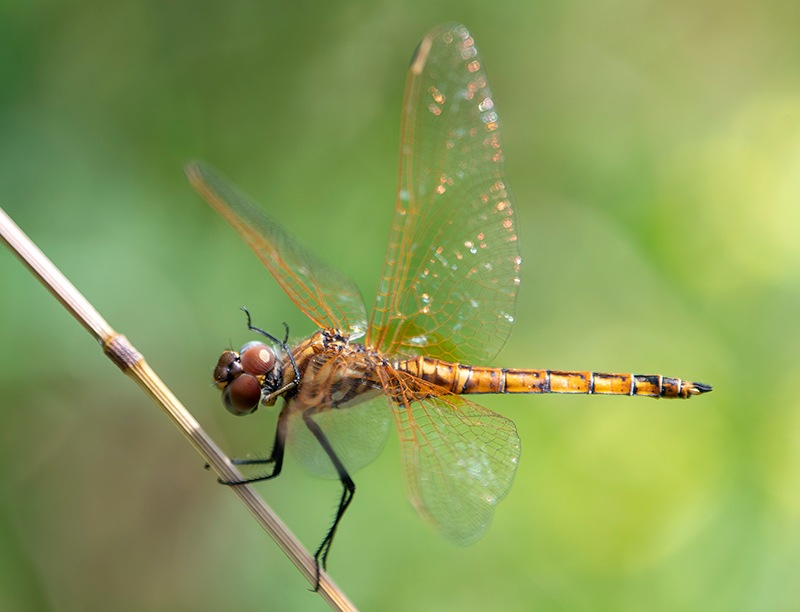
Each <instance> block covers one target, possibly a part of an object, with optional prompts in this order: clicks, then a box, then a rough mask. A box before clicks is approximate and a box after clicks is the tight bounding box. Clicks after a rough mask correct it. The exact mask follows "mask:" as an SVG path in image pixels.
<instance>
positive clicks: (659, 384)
mask: <svg viewBox="0 0 800 612" xmlns="http://www.w3.org/2000/svg"><path fill="white" fill-rule="evenodd" d="M396 369H399V370H403V371H406V372H408V373H409V374H413V375H414V376H418V377H419V378H422V379H423V380H426V381H427V382H429V383H432V384H434V385H437V386H439V387H444V388H445V389H447V390H448V391H450V392H451V393H456V394H459V395H461V394H479V393H566V394H585V395H641V396H643V397H667V398H673V397H678V398H683V399H686V398H689V397H691V396H692V395H699V394H700V393H706V392H708V391H711V386H710V385H705V384H703V383H696V382H689V381H686V380H681V379H680V378H670V377H667V376H661V375H660V374H609V373H604V372H576V371H564V370H517V369H509V368H487V367H482V366H468V365H461V364H458V363H449V362H447V361H441V360H439V359H431V358H428V357H417V358H416V359H409V360H407V361H402V362H399V363H398V364H397V365H396Z"/></svg>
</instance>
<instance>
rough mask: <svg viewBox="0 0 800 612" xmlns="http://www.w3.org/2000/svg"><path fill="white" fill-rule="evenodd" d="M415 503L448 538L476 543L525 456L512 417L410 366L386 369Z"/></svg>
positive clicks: (411, 494)
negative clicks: (407, 370)
mask: <svg viewBox="0 0 800 612" xmlns="http://www.w3.org/2000/svg"><path fill="white" fill-rule="evenodd" d="M381 374H382V377H383V380H384V385H385V388H386V391H387V394H388V395H389V396H390V397H391V398H392V402H391V403H392V405H393V414H394V417H395V423H396V425H397V429H398V432H399V433H400V441H401V444H402V446H403V463H404V467H405V473H406V478H407V483H408V488H409V493H410V497H411V502H412V503H413V504H414V506H415V507H416V508H417V510H418V511H419V512H420V513H421V514H422V515H423V516H425V517H427V518H428V519H429V520H431V521H432V522H433V523H434V524H435V525H436V527H438V529H439V530H440V531H442V533H444V535H445V536H447V538H449V539H450V540H452V541H453V542H456V543H457V544H462V545H466V544H471V543H472V542H474V541H475V540H477V539H478V538H480V537H481V536H482V535H483V533H484V532H485V531H486V529H487V528H488V527H489V524H490V523H491V520H492V516H493V515H494V508H495V506H496V505H497V504H498V503H499V502H500V500H502V499H503V498H504V497H505V496H506V494H507V493H508V491H509V489H510V488H511V484H512V481H513V479H514V473H515V471H516V468H517V463H518V461H519V455H520V441H519V436H518V435H517V429H516V427H515V426H514V423H513V422H512V421H511V420H509V419H507V418H505V417H503V416H501V415H499V414H497V413H495V412H492V411H491V410H489V409H487V408H484V407H482V406H479V405H478V404H476V403H474V402H471V401H469V400H467V399H465V398H464V397H461V396H458V395H453V394H451V393H448V392H446V391H445V390H444V389H442V388H441V387H436V386H434V385H431V384H429V383H427V382H425V381H422V380H420V379H417V378H415V377H413V376H411V375H409V374H406V373H404V372H395V371H382V372H381Z"/></svg>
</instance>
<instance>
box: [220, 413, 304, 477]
mask: <svg viewBox="0 0 800 612" xmlns="http://www.w3.org/2000/svg"><path fill="white" fill-rule="evenodd" d="M288 425H289V410H288V408H287V407H286V406H284V407H283V410H281V413H280V415H278V423H277V425H276V426H275V441H274V442H273V444H272V452H271V453H270V455H269V457H267V458H266V459H232V460H231V463H233V464H234V465H270V464H271V465H272V472H271V473H269V474H267V475H265V476H256V477H255V478H246V479H244V480H231V481H227V480H222V479H221V478H220V479H219V482H220V484H224V485H230V486H235V485H242V484H248V483H251V482H260V481H262V480H271V479H272V478H275V477H276V476H278V474H280V473H281V468H282V467H283V455H284V450H285V449H286V432H287V429H288Z"/></svg>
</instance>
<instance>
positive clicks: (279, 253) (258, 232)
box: [186, 162, 367, 337]
mask: <svg viewBox="0 0 800 612" xmlns="http://www.w3.org/2000/svg"><path fill="white" fill-rule="evenodd" d="M186 174H187V176H188V177H189V181H190V182H191V183H192V186H193V187H194V188H195V189H196V190H197V192H198V193H199V194H200V195H201V196H203V197H204V198H205V199H206V200H207V201H208V203H209V204H211V206H212V207H214V209H216V211H217V212H218V213H219V214H221V215H222V216H223V217H224V218H225V220H226V221H227V222H228V223H230V224H231V226H232V227H233V229H235V230H236V232H237V233H238V234H239V235H240V236H241V237H242V238H244V240H245V242H246V243H247V244H248V245H249V246H250V248H251V249H253V251H255V253H256V255H258V258H259V259H260V260H261V261H262V262H263V264H264V265H265V266H266V267H267V269H268V270H269V271H270V272H271V273H272V276H273V277H274V278H275V280H276V281H278V284H279V285H280V286H281V287H282V288H283V290H284V291H285V292H286V294H287V295H288V296H289V297H290V298H291V299H292V301H293V302H294V303H295V304H297V306H298V307H299V308H300V309H301V310H302V311H303V312H304V313H305V314H306V315H307V316H308V317H309V318H310V319H311V320H312V321H314V323H315V324H316V325H317V326H318V327H320V328H323V327H331V328H335V329H340V330H342V331H349V332H350V333H351V334H352V336H353V337H359V336H363V335H364V332H365V331H366V328H367V324H366V320H367V313H366V308H365V306H364V300H363V298H362V297H361V294H360V293H359V291H358V289H357V288H356V286H355V284H354V283H353V281H352V280H350V279H349V278H348V277H347V276H345V275H344V274H341V273H340V272H337V271H336V270H334V269H333V268H331V267H330V266H328V265H327V264H325V263H323V262H322V261H321V260H319V259H317V258H316V257H315V256H314V255H313V254H312V253H311V252H309V251H308V250H307V249H306V248H305V247H304V246H303V245H301V244H300V243H299V242H298V241H297V240H295V239H294V238H292V237H291V236H290V235H289V234H288V233H287V232H286V230H284V229H283V228H282V227H281V226H280V225H279V224H278V222H277V221H275V220H274V219H273V218H272V217H270V216H269V215H267V213H265V212H264V211H263V210H261V208H259V207H258V206H256V205H255V204H254V203H253V202H252V201H251V200H250V199H249V198H248V197H247V196H245V195H244V194H242V193H240V192H239V191H237V190H236V189H235V188H234V187H233V186H232V185H230V184H229V183H228V181H227V180H226V179H225V178H224V177H223V176H222V175H220V174H219V173H218V172H217V171H216V170H214V169H213V168H211V167H210V166H208V165H207V164H203V163H201V162H191V163H189V164H187V165H186Z"/></svg>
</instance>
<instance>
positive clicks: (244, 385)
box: [222, 374, 261, 416]
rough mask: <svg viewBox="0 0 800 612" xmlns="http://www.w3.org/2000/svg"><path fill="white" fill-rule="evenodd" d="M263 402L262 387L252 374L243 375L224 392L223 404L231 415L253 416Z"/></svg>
mask: <svg viewBox="0 0 800 612" xmlns="http://www.w3.org/2000/svg"><path fill="white" fill-rule="evenodd" d="M260 401H261V385H260V384H259V383H258V379H257V378H256V377H255V376H253V375H251V374H241V375H240V376H238V377H237V378H236V379H235V380H233V381H231V383H230V384H229V385H228V386H227V387H225V389H223V391H222V403H223V404H224V405H225V408H226V409H227V410H228V412H230V413H231V414H234V415H236V416H244V415H246V414H252V413H253V412H255V410H256V408H258V403H259V402H260Z"/></svg>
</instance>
